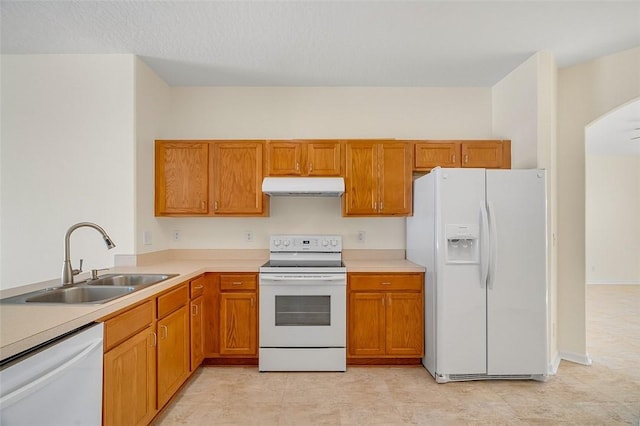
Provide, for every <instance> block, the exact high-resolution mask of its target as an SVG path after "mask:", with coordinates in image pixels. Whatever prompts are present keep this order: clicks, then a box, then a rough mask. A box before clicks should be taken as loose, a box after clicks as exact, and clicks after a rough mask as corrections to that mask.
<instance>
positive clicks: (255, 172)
mask: <svg viewBox="0 0 640 426" xmlns="http://www.w3.org/2000/svg"><path fill="white" fill-rule="evenodd" d="M212 146H213V164H214V178H213V181H214V183H213V193H214V214H215V215H223V214H228V215H258V214H262V213H263V195H262V177H263V173H262V150H263V143H262V142H250V141H234V142H215V143H213V144H212Z"/></svg>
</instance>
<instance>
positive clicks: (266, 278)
mask: <svg viewBox="0 0 640 426" xmlns="http://www.w3.org/2000/svg"><path fill="white" fill-rule="evenodd" d="M283 281H314V282H318V281H323V282H326V281H342V282H346V277H345V275H344V274H342V275H340V274H335V275H303V274H300V275H271V274H269V275H264V274H263V275H260V282H262V283H264V282H278V283H282V282H283Z"/></svg>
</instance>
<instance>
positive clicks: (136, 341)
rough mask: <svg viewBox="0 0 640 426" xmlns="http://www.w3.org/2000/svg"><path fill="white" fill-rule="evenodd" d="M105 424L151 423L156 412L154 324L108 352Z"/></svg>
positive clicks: (103, 417) (105, 385)
mask: <svg viewBox="0 0 640 426" xmlns="http://www.w3.org/2000/svg"><path fill="white" fill-rule="evenodd" d="M102 413H103V414H102V421H103V424H104V425H105V426H110V425H114V426H126V425H147V424H148V423H149V422H150V421H151V419H152V418H153V416H154V415H155V413H156V348H155V333H153V328H152V327H147V328H146V329H144V330H143V331H140V332H139V333H138V334H136V335H134V336H133V337H131V338H130V339H128V340H126V341H124V342H123V343H121V344H120V345H118V346H116V347H115V348H113V349H112V350H110V351H109V352H107V353H105V355H104V383H103V407H102Z"/></svg>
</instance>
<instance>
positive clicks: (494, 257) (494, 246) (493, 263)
mask: <svg viewBox="0 0 640 426" xmlns="http://www.w3.org/2000/svg"><path fill="white" fill-rule="evenodd" d="M487 207H488V211H489V232H490V237H489V242H490V245H491V249H490V254H489V259H490V261H489V280H488V281H487V288H488V289H492V288H493V281H494V280H495V277H496V267H497V264H498V227H497V225H496V213H495V209H494V208H493V204H492V203H491V202H487Z"/></svg>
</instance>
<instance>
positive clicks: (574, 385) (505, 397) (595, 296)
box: [156, 286, 640, 426]
mask: <svg viewBox="0 0 640 426" xmlns="http://www.w3.org/2000/svg"><path fill="white" fill-rule="evenodd" d="M587 336H588V339H587V342H588V352H589V355H590V356H591V358H592V359H593V365H592V366H583V365H578V364H574V363H570V362H566V361H563V362H562V363H561V364H560V368H559V370H558V374H557V375H556V376H553V377H551V378H550V379H549V380H548V381H547V382H546V383H539V382H534V381H506V380H505V381H484V382H459V383H447V384H440V385H439V384H436V383H435V381H434V380H433V379H432V378H431V376H430V375H429V374H428V373H427V371H426V370H424V369H423V368H421V367H349V368H348V371H347V372H346V373H258V371H257V369H256V368H248V367H204V368H201V369H200V370H199V371H197V372H196V373H195V374H194V377H193V378H192V379H191V381H190V382H189V383H188V384H187V385H186V386H185V387H184V388H183V390H182V391H181V392H180V394H179V395H178V396H177V397H176V398H175V399H174V401H173V403H172V405H171V406H170V407H169V408H168V409H167V410H165V412H164V413H163V414H162V416H161V417H159V418H158V419H157V421H156V424H157V425H162V426H167V425H180V424H185V425H312V424H314V425H315V424H328V425H373V424H378V425H410V424H418V425H438V424H443V425H449V424H509V425H511V424H516V425H517V424H533V423H535V424H550V425H556V424H571V425H574V424H575V425H616V424H630V425H635V426H639V425H640V286H587Z"/></svg>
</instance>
